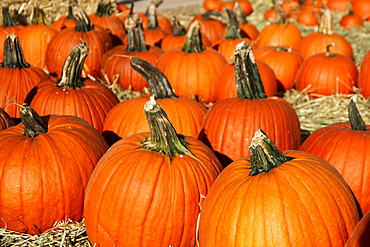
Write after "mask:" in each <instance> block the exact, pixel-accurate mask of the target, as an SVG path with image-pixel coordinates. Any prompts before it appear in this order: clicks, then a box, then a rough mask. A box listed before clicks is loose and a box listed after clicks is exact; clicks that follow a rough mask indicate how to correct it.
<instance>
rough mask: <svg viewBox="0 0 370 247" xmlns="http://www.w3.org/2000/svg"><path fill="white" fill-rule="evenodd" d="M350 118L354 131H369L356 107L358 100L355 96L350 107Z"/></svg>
mask: <svg viewBox="0 0 370 247" xmlns="http://www.w3.org/2000/svg"><path fill="white" fill-rule="evenodd" d="M348 117H349V122H350V124H351V128H352V129H353V130H360V131H367V129H366V124H365V122H364V120H363V119H362V117H361V115H360V112H359V110H358V108H357V105H356V98H355V96H353V97H352V98H351V99H350V101H349V105H348Z"/></svg>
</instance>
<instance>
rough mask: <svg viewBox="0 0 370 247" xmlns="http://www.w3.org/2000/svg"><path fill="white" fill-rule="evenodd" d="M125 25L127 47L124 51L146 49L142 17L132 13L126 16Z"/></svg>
mask: <svg viewBox="0 0 370 247" xmlns="http://www.w3.org/2000/svg"><path fill="white" fill-rule="evenodd" d="M125 27H126V30H127V49H126V51H128V52H131V51H138V52H142V51H147V50H148V48H147V46H146V44H145V36H144V30H143V25H142V19H141V17H140V16H139V15H137V14H133V15H129V16H128V17H127V18H126V22H125Z"/></svg>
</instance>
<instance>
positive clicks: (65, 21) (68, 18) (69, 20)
mask: <svg viewBox="0 0 370 247" xmlns="http://www.w3.org/2000/svg"><path fill="white" fill-rule="evenodd" d="M73 1H74V0H70V1H69V5H68V14H67V15H63V16H61V17H59V18H58V19H57V20H55V21H54V22H53V23H52V24H51V25H50V27H51V28H53V29H55V30H56V31H58V32H59V31H61V30H63V29H65V28H75V27H76V25H77V22H76V18H75V17H74V15H73V5H74V4H73Z"/></svg>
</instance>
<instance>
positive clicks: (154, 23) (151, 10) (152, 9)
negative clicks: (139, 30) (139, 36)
mask: <svg viewBox="0 0 370 247" xmlns="http://www.w3.org/2000/svg"><path fill="white" fill-rule="evenodd" d="M147 17H148V29H158V20H157V7H156V6H155V5H154V4H153V3H150V4H149V5H148V11H147Z"/></svg>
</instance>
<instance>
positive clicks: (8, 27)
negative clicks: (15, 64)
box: [0, 6, 21, 63]
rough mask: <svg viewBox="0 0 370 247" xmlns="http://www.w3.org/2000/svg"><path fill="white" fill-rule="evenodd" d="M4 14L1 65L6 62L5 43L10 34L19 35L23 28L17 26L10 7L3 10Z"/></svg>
mask: <svg viewBox="0 0 370 247" xmlns="http://www.w3.org/2000/svg"><path fill="white" fill-rule="evenodd" d="M1 11H2V14H3V25H2V26H0V63H3V62H4V42H5V40H6V37H7V36H8V34H12V33H15V34H16V33H17V31H18V30H19V29H20V28H21V27H20V26H18V25H17V24H15V22H14V20H13V19H12V17H11V16H10V14H9V7H6V6H3V7H2V9H1Z"/></svg>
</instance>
